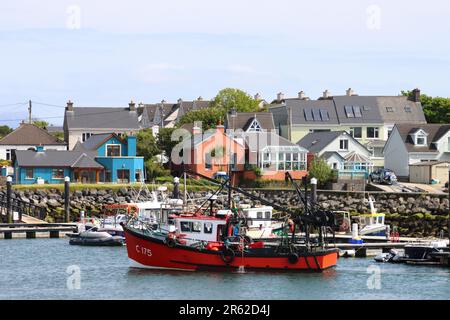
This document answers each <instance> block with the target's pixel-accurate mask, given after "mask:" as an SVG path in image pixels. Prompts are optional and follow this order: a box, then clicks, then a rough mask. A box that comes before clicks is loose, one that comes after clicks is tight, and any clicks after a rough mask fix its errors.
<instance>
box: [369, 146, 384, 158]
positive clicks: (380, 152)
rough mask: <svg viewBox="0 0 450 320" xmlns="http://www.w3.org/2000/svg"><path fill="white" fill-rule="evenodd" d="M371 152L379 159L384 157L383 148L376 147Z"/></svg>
mask: <svg viewBox="0 0 450 320" xmlns="http://www.w3.org/2000/svg"><path fill="white" fill-rule="evenodd" d="M371 151H372V157H377V158H381V157H383V148H382V147H374V148H373V149H372V150H371Z"/></svg>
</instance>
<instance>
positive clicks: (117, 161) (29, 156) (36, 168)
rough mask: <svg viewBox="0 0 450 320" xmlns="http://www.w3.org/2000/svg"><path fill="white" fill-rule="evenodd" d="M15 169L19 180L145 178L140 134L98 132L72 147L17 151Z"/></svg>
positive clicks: (48, 181)
mask: <svg viewBox="0 0 450 320" xmlns="http://www.w3.org/2000/svg"><path fill="white" fill-rule="evenodd" d="M14 172H15V183H17V184H34V183H39V182H42V183H62V182H64V177H66V176H68V177H70V178H71V181H73V182H80V183H98V182H106V183H130V182H139V181H141V180H143V179H144V158H143V157H138V156H136V137H134V136H127V138H126V139H122V138H120V137H119V136H118V135H116V134H114V133H108V134H97V135H92V136H90V137H89V139H87V140H86V141H85V142H84V143H81V142H78V143H77V144H76V146H75V147H74V149H73V150H70V151H56V150H46V149H45V148H44V147H41V146H39V147H37V148H36V150H24V151H16V153H15V158H14Z"/></svg>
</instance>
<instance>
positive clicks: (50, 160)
mask: <svg viewBox="0 0 450 320" xmlns="http://www.w3.org/2000/svg"><path fill="white" fill-rule="evenodd" d="M15 157H16V160H17V163H18V166H19V167H45V168H61V167H71V168H99V169H100V168H103V166H102V165H101V164H99V163H98V162H96V161H95V160H94V159H92V158H91V157H90V156H88V155H87V154H86V153H84V152H82V151H73V150H72V151H57V150H44V151H41V152H38V151H34V150H16V152H15Z"/></svg>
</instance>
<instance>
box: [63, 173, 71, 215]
mask: <svg viewBox="0 0 450 320" xmlns="http://www.w3.org/2000/svg"><path fill="white" fill-rule="evenodd" d="M64 212H65V214H66V222H70V178H69V177H65V178H64Z"/></svg>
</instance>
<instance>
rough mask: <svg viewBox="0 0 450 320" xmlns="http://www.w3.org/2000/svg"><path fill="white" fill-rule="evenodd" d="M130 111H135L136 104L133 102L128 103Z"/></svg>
mask: <svg viewBox="0 0 450 320" xmlns="http://www.w3.org/2000/svg"><path fill="white" fill-rule="evenodd" d="M128 106H129V108H130V111H136V103H134V101H133V100H131V101H130V103H129V104H128Z"/></svg>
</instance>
